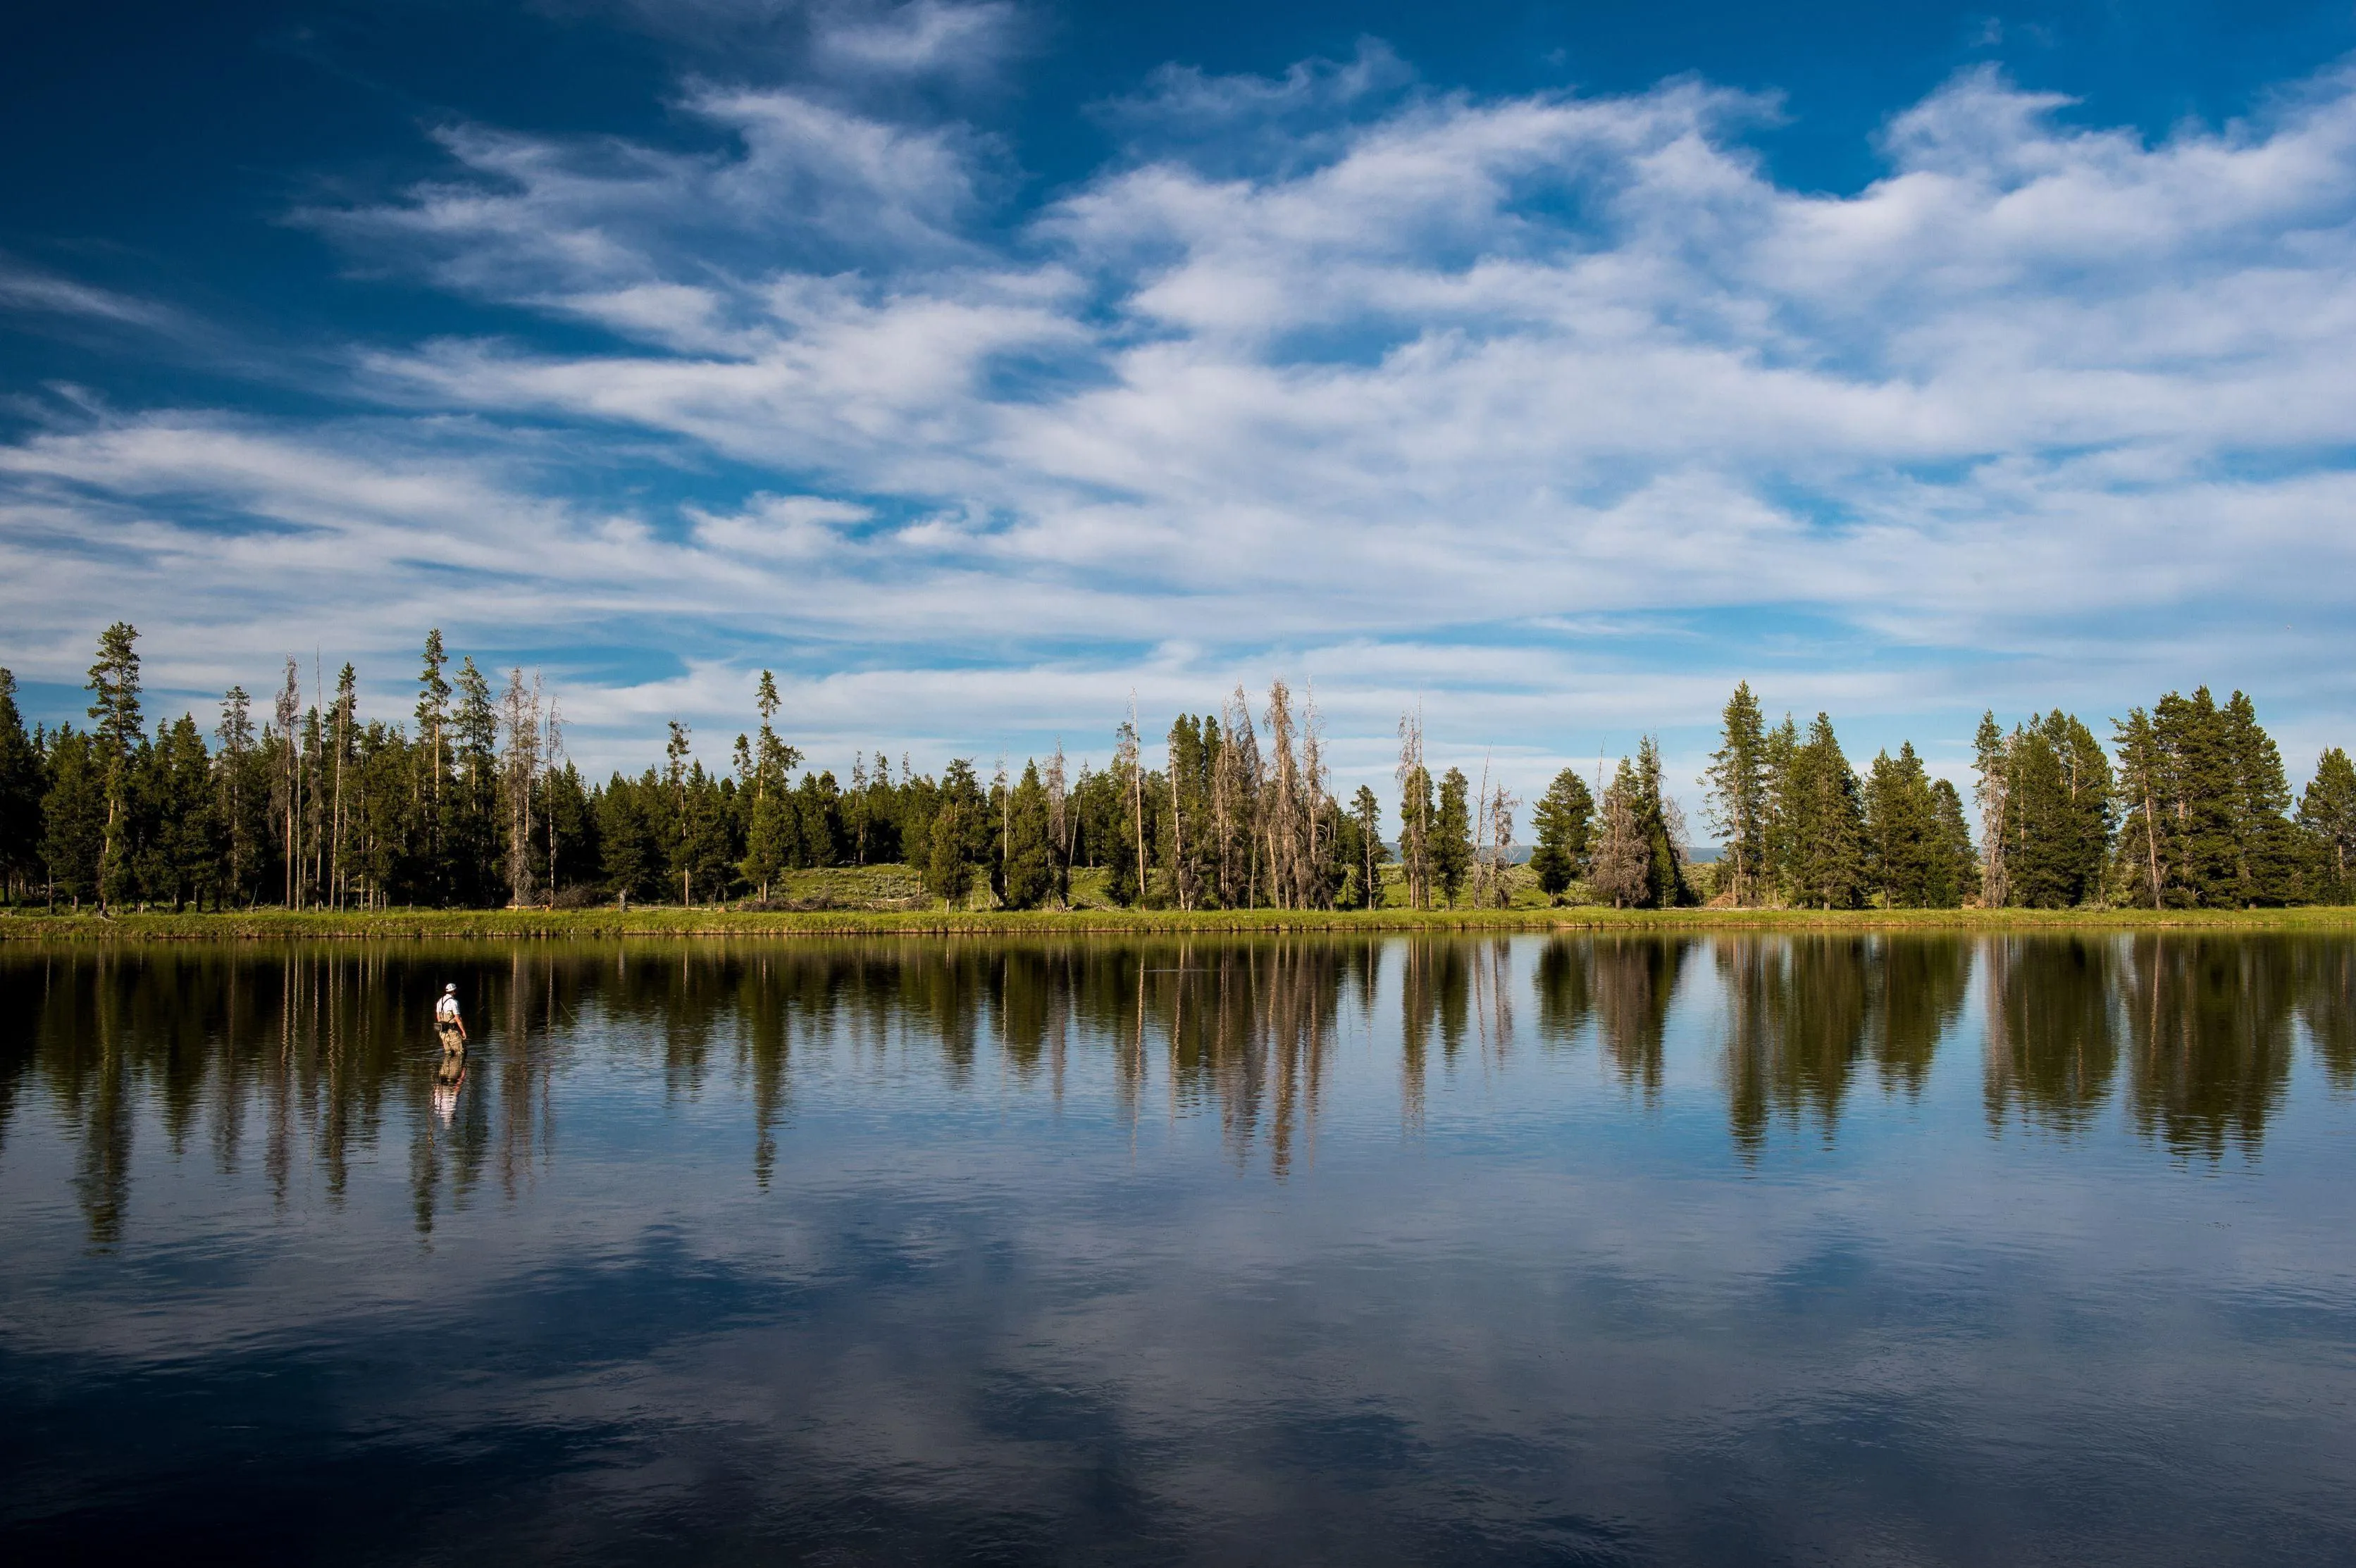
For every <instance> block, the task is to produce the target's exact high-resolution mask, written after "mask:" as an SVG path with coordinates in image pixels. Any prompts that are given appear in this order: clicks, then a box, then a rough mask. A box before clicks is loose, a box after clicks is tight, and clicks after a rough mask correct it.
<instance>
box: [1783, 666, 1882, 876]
mask: <svg viewBox="0 0 2356 1568" xmlns="http://www.w3.org/2000/svg"><path fill="white" fill-rule="evenodd" d="M1788 793H1789V795H1790V802H1791V804H1790V806H1789V811H1790V813H1791V815H1790V817H1789V821H1788V827H1787V831H1788V833H1789V835H1790V846H1791V848H1790V850H1789V854H1790V860H1789V862H1788V866H1787V869H1786V873H1785V874H1786V876H1787V878H1788V880H1787V882H1786V886H1785V894H1786V896H1787V897H1788V898H1789V899H1790V901H1792V902H1793V903H1795V904H1798V905H1800V906H1802V907H1804V908H1807V909H1854V908H1856V907H1857V905H1858V902H1859V901H1860V900H1861V899H1862V897H1863V893H1864V884H1865V855H1864V838H1865V812H1864V803H1863V801H1862V799H1861V798H1860V797H1861V793H1862V792H1861V791H1860V790H1859V789H1858V782H1857V774H1856V773H1853V772H1851V771H1850V769H1849V765H1848V759H1847V757H1845V756H1843V755H1842V754H1841V749H1840V741H1838V740H1837V739H1836V738H1835V736H1834V734H1833V722H1832V720H1831V719H1829V718H1828V717H1826V715H1824V714H1822V713H1819V714H1817V715H1816V719H1815V723H1813V724H1811V725H1810V726H1808V738H1807V740H1806V741H1805V742H1804V743H1803V744H1801V745H1800V746H1798V747H1796V748H1795V749H1794V751H1793V752H1792V760H1791V763H1790V784H1789V785H1788Z"/></svg>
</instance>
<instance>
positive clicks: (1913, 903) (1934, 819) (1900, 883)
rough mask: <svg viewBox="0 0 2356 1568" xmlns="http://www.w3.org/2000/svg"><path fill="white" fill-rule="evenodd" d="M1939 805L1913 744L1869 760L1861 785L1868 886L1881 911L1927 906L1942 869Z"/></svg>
mask: <svg viewBox="0 0 2356 1568" xmlns="http://www.w3.org/2000/svg"><path fill="white" fill-rule="evenodd" d="M1940 849H1941V845H1940V843H1939V824H1938V801H1937V799H1936V797H1935V796H1934V795H1933V794H1932V792H1931V781H1930V778H1929V776H1928V775H1927V774H1926V773H1924V772H1923V770H1922V759H1921V758H1919V757H1917V756H1916V755H1915V754H1914V745H1913V742H1912V741H1905V742H1902V743H1901V744H1900V746H1899V748H1898V755H1897V756H1896V757H1895V758H1893V757H1891V756H1890V753H1889V752H1880V753H1879V754H1878V755H1876V756H1875V758H1874V759H1873V767H1872V769H1871V771H1870V772H1869V773H1868V775H1867V778H1866V784H1865V880H1866V886H1867V889H1868V891H1869V892H1871V893H1872V894H1873V895H1874V896H1875V897H1876V898H1877V899H1878V901H1879V902H1880V904H1881V906H1882V907H1883V908H1885V909H1921V908H1923V907H1926V906H1929V905H1930V904H1931V901H1932V891H1933V883H1934V880H1937V878H1938V875H1939V871H1940V869H1941V868H1940V865H1939V861H1940Z"/></svg>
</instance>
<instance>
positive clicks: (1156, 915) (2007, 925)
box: [0, 905, 2356, 942]
mask: <svg viewBox="0 0 2356 1568" xmlns="http://www.w3.org/2000/svg"><path fill="white" fill-rule="evenodd" d="M2138 930H2184V931H2275V932H2316V933H2328V932H2329V933H2338V932H2347V933H2356V909H2276V910H2246V911H2244V910H2182V911H2160V912H2153V911H2150V910H1976V909H1965V910H1842V911H1831V912H1826V911H1814V910H1727V909H1690V910H1612V909H1606V908H1601V907H1597V906H1593V905H1573V906H1569V907H1566V908H1561V909H1507V910H1430V911H1417V910H1372V911H1327V910H1215V911H1195V912H1183V911H1178V910H1144V911H1131V910H1111V909H1078V910H1055V911H1026V912H1009V911H961V910H944V909H933V910H882V911H878V910H821V911H780V910H732V909H721V908H680V907H675V906H670V907H666V906H659V905H658V906H654V907H645V908H634V909H631V910H628V911H626V912H625V911H621V910H616V909H610V908H606V909H576V910H537V909H521V910H388V911H384V912H371V913H355V912H333V911H320V910H305V911H300V912H290V911H286V910H268V909H264V910H253V911H248V912H230V913H222V914H185V913H184V914H171V913H146V914H130V913H126V914H121V915H116V916H113V917H111V918H102V917H100V916H96V915H91V914H80V915H73V914H48V913H43V912H40V911H37V910H29V911H27V910H19V911H14V912H0V942H7V941H19V942H59V941H66V942H84V941H88V942H174V941H208V940H210V941H219V940H223V939H257V940H258V939H276V938H306V939H318V938H351V939H362V940H377V941H387V940H402V939H412V938H440V939H446V938H453V937H459V938H481V939H485V940H498V941H509V940H518V939H547V940H561V939H572V938H614V937H632V936H642V937H682V936H714V937H723V936H724V937H748V936H774V937H794V936H863V935H903V936H1000V935H1022V936H1038V935H1074V936H1078V935H1108V936H1109V935H1131V934H1161V933H1202V934H1205V935H1208V934H1217V933H1291V932H1336V933H1340V932H1360V933H1395V932H1408V933H1412V932H1430V933H1445V932H1525V931H1537V932H1543V931H1586V932H1629V933H1639V932H1660V931H1689V932H1722V933H1743V932H1762V933H1764V932H1791V931H1942V932H1968V933H1991V934H1994V933H2007V932H2039V931H2138Z"/></svg>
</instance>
